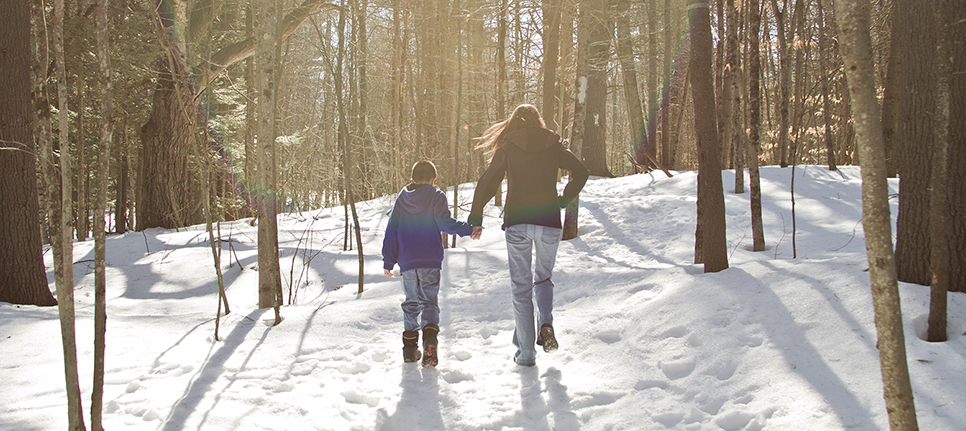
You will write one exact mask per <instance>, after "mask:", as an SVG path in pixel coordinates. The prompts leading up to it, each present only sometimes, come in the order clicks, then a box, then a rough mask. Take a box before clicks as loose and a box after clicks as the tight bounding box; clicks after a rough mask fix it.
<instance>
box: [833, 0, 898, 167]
mask: <svg viewBox="0 0 966 431" xmlns="http://www.w3.org/2000/svg"><path fill="white" fill-rule="evenodd" d="M822 3H823V1H819V2H818V13H819V18H818V24H819V29H818V50H819V67H820V68H821V77H820V78H819V79H820V80H821V82H822V84H821V85H822V122H823V123H824V125H825V131H824V134H823V137H824V139H825V159H826V162H827V164H828V170H830V171H836V170H838V165H836V163H835V131H834V129H833V128H832V109H833V108H832V98H831V97H830V94H829V93H830V92H831V91H832V89H831V83H830V81H831V78H830V76H829V75H831V73H832V70H831V68H830V66H829V52H830V51H831V50H832V47H831V46H829V45H830V42H829V35H828V32H830V31H832V30H833V28H834V26H833V28H829V27H828V26H826V22H827V21H828V18H827V16H828V14H827V13H826V11H825V8H824V6H822ZM883 109H884V106H883ZM883 122H884V121H883ZM883 135H885V130H883Z"/></svg>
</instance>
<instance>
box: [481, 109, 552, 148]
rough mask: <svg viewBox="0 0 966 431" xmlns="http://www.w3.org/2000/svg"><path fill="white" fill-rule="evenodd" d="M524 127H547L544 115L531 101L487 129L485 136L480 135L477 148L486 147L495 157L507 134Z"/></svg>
mask: <svg viewBox="0 0 966 431" xmlns="http://www.w3.org/2000/svg"><path fill="white" fill-rule="evenodd" d="M524 127H541V128H544V129H545V128H547V125H546V124H545V123H544V122H543V117H541V116H540V111H538V110H537V107H536V106H533V105H531V104H529V103H524V104H522V105H520V106H517V108H516V109H514V110H513V113H512V114H510V118H507V119H506V120H503V121H501V122H499V123H496V124H494V125H492V126H490V128H489V129H486V131H485V132H483V136H480V138H479V141H480V144H479V145H478V146H477V147H476V148H485V149H486V153H487V155H489V156H490V157H493V153H495V152H496V149H497V148H500V147H501V146H503V140H504V138H506V136H507V135H509V134H510V133H513V132H515V131H517V130H519V129H522V128H524Z"/></svg>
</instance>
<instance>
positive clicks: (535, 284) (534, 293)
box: [506, 224, 561, 366]
mask: <svg viewBox="0 0 966 431" xmlns="http://www.w3.org/2000/svg"><path fill="white" fill-rule="evenodd" d="M560 234H561V230H560V229H559V228H553V227H547V226H539V225H534V224H517V225H513V226H509V227H507V228H506V250H507V262H508V263H509V266H510V282H511V283H512V285H513V289H512V295H513V315H514V317H515V319H516V329H514V331H513V345H514V346H516V347H517V353H516V355H514V359H515V360H516V363H517V364H519V365H528V366H529V365H534V364H535V363H536V357H537V350H536V347H534V344H535V343H536V330H535V329H534V322H533V320H534V319H533V317H534V316H533V298H534V297H536V300H537V311H538V312H539V315H538V317H537V325H536V327H537V328H539V327H540V326H541V325H543V324H544V323H550V324H553V282H552V281H551V280H550V278H551V276H552V275H553V265H554V262H555V261H556V259H557V246H558V245H560ZM531 263H532V268H533V269H532V270H531Z"/></svg>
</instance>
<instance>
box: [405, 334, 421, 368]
mask: <svg viewBox="0 0 966 431" xmlns="http://www.w3.org/2000/svg"><path fill="white" fill-rule="evenodd" d="M419 357H420V353H419V332H417V331H403V361H405V362H416V361H419Z"/></svg>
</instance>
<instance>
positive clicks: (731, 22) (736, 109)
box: [727, 0, 745, 194]
mask: <svg viewBox="0 0 966 431" xmlns="http://www.w3.org/2000/svg"><path fill="white" fill-rule="evenodd" d="M727 13H728V44H727V47H728V73H730V74H731V80H730V84H731V85H730V86H731V92H730V93H731V118H730V119H731V148H733V149H734V167H735V193H739V194H740V193H744V192H745V141H744V139H742V138H743V137H744V131H743V130H742V127H741V125H742V124H743V121H742V118H743V117H744V116H743V115H742V109H741V89H740V88H739V86H740V85H741V66H740V64H739V63H740V54H739V52H740V50H739V47H740V46H741V45H740V43H739V42H738V27H739V26H740V23H739V16H738V9H737V8H736V7H735V2H734V0H728V12H727Z"/></svg>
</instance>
